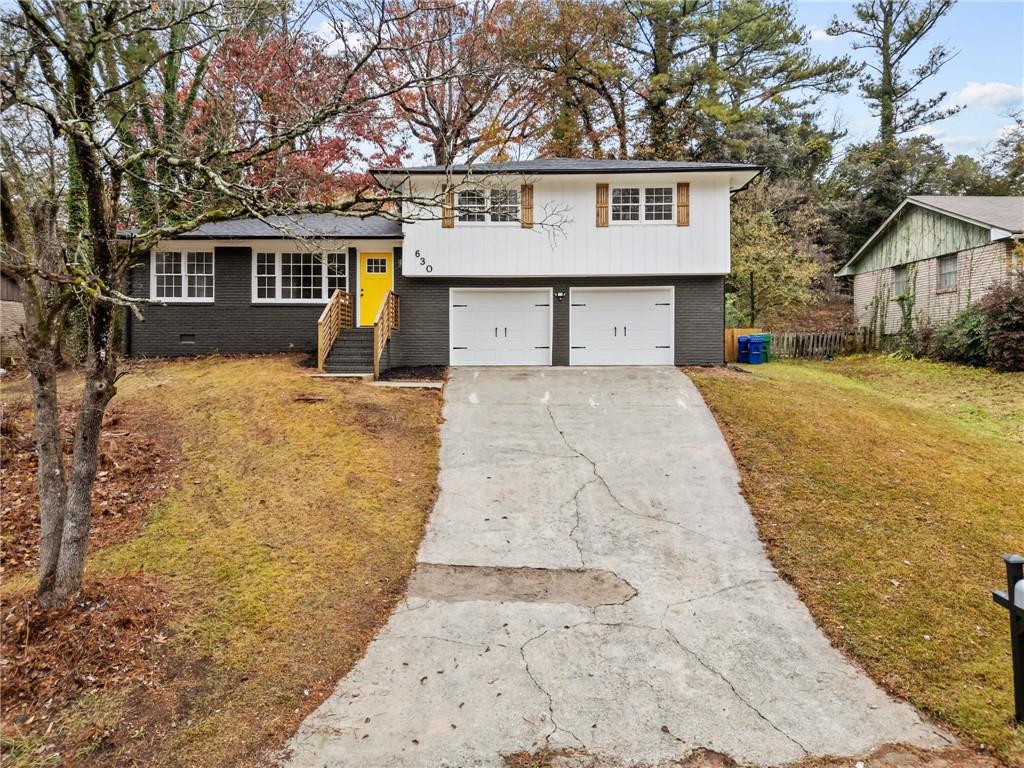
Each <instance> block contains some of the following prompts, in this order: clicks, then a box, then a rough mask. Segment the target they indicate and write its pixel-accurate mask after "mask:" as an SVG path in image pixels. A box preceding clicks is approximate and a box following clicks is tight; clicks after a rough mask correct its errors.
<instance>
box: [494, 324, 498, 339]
mask: <svg viewBox="0 0 1024 768" xmlns="http://www.w3.org/2000/svg"><path fill="white" fill-rule="evenodd" d="M494 338H498V327H497V326H495V327H494Z"/></svg>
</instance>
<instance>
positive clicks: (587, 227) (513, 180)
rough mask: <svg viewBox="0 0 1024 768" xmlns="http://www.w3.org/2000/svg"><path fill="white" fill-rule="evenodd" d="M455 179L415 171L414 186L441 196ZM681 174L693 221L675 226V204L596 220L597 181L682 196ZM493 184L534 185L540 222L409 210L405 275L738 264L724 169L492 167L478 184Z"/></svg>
mask: <svg viewBox="0 0 1024 768" xmlns="http://www.w3.org/2000/svg"><path fill="white" fill-rule="evenodd" d="M447 181H448V180H446V179H445V178H444V177H440V176H436V177H435V176H426V177H415V178H413V179H412V180H411V182H410V183H411V185H412V190H411V191H412V194H413V195H416V196H420V197H429V198H436V199H440V197H441V194H442V193H441V190H442V189H443V186H444V184H445V183H447ZM452 182H453V183H454V184H456V185H458V184H459V183H460V182H459V180H458V179H453V180H452ZM680 182H686V183H688V184H689V185H690V223H689V225H688V226H677V225H676V222H675V214H674V209H673V217H672V220H671V221H664V222H643V221H641V222H616V221H609V223H608V226H607V227H598V226H597V225H596V221H595V218H596V216H595V211H596V205H597V192H596V189H597V184H598V183H606V184H608V185H609V187H610V189H614V188H615V187H640V188H641V189H642V188H644V187H670V188H671V189H672V193H673V200H674V196H675V194H676V185H677V184H678V183H680ZM489 184H490V185H491V186H495V187H498V188H503V189H518V188H519V186H520V185H521V184H532V185H533V196H534V205H533V219H534V222H535V224H534V226H533V228H531V229H524V228H523V227H522V226H521V225H520V224H519V222H508V223H492V222H483V223H473V222H464V221H458V217H457V216H456V221H455V225H454V226H453V227H452V228H450V229H445V228H443V227H442V225H441V221H440V216H441V214H440V210H439V208H435V209H415V208H413V209H409V210H407V211H406V214H407V215H408V216H410V218H412V219H413V221H411V222H409V223H406V224H405V226H404V231H405V242H404V243H403V246H404V247H403V252H404V259H403V264H402V272H403V274H404V275H406V276H408V277H455V276H467V277H468V276H471V277H520V276H569V277H571V276H574V275H581V276H582V275H590V276H602V275H665V274H673V275H721V274H728V272H729V270H730V264H729V203H730V200H729V193H730V177H729V175H728V174H726V173H722V174H719V173H689V174H687V173H649V174H636V175H634V174H622V175H615V174H613V175H607V176H601V175H584V176H553V175H547V176H545V175H538V176H528V177H515V176H502V177H494V176H491V177H487V179H481V180H480V182H479V183H473V184H472V185H471V186H472V187H474V188H477V187H479V188H486V187H487V186H488V185H489ZM468 186H470V185H464V187H457V188H465V187H468ZM642 195H643V193H642V192H641V197H642ZM610 196H611V195H610V194H609V197H610ZM609 218H610V217H609ZM420 219H422V220H420Z"/></svg>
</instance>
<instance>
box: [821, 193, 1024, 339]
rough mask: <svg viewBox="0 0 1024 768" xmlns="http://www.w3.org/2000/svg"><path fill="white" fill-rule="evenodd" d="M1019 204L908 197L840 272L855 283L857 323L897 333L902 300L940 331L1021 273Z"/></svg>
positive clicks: (1022, 204)
mask: <svg viewBox="0 0 1024 768" xmlns="http://www.w3.org/2000/svg"><path fill="white" fill-rule="evenodd" d="M1022 233H1024V197H983V196H944V195H922V196H917V197H908V198H907V199H906V200H904V201H903V202H902V203H901V204H900V206H899V207H898V208H897V209H896V210H895V211H894V212H893V214H892V215H891V216H890V217H889V218H888V219H886V220H885V222H883V224H882V226H880V227H879V228H878V229H877V230H876V231H875V233H874V234H873V235H871V237H869V238H868V240H867V242H865V243H864V245H862V246H861V248H860V250H858V251H857V253H855V254H854V256H853V258H852V259H850V261H849V262H847V263H846V265H845V266H844V267H843V268H842V269H841V270H840V271H839V272H838V273H837V275H838V276H839V277H852V278H853V304H854V312H855V315H856V318H857V324H858V325H859V326H861V327H870V328H875V329H877V330H878V331H879V332H880V333H883V334H886V333H895V332H896V331H898V330H899V328H900V324H901V321H902V311H901V307H900V301H899V299H900V298H901V297H903V298H904V299H905V300H909V301H910V304H911V306H912V316H913V320H914V324H915V325H916V326H918V327H922V326H939V325H941V324H943V323H945V322H946V321H947V320H949V319H951V318H952V317H954V316H955V315H956V314H957V313H958V312H960V311H961V310H963V309H965V308H966V307H968V306H969V305H970V304H972V303H974V302H976V301H977V300H978V299H980V298H981V297H982V296H984V295H985V294H986V293H987V292H988V291H989V290H991V289H992V287H993V286H995V285H998V284H999V283H1001V282H1003V281H1005V280H1007V279H1009V277H1010V275H1011V272H1012V271H1013V270H1014V269H1018V268H1020V257H1019V255H1016V253H1015V246H1016V244H1017V243H1018V241H1019V240H1020V239H1021V237H1022Z"/></svg>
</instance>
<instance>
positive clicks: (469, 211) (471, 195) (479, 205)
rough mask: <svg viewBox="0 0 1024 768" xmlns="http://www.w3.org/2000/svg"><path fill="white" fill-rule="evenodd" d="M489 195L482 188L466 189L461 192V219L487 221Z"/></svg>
mask: <svg viewBox="0 0 1024 768" xmlns="http://www.w3.org/2000/svg"><path fill="white" fill-rule="evenodd" d="M486 208H487V196H486V194H485V193H484V191H483V190H482V189H464V190H462V191H461V192H459V221H467V222H479V221H487V214H486V213H485V209H486Z"/></svg>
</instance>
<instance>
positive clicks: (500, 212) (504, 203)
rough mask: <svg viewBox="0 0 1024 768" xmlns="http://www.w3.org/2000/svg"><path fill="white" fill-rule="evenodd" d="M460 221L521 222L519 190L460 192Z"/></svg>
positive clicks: (471, 190)
mask: <svg viewBox="0 0 1024 768" xmlns="http://www.w3.org/2000/svg"><path fill="white" fill-rule="evenodd" d="M459 221H464V222H470V223H473V222H477V223H481V222H487V221H490V222H493V223H503V222H515V221H519V190H518V189H491V190H484V189H466V190H463V191H461V192H459Z"/></svg>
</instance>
